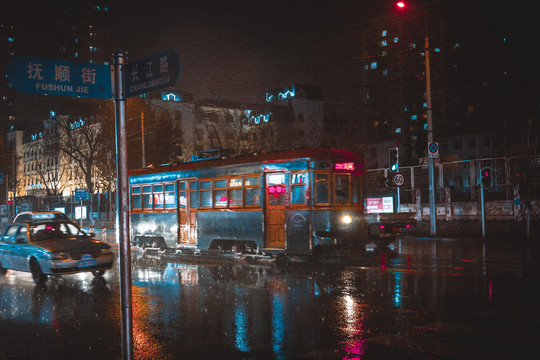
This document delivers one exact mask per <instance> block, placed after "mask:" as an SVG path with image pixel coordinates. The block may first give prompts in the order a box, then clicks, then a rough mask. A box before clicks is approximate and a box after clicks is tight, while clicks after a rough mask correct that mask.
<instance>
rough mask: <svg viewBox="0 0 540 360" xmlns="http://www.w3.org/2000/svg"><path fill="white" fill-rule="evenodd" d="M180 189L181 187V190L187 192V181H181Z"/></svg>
mask: <svg viewBox="0 0 540 360" xmlns="http://www.w3.org/2000/svg"><path fill="white" fill-rule="evenodd" d="M179 187H180V189H179V190H186V182H185V181H181V182H180V183H179Z"/></svg>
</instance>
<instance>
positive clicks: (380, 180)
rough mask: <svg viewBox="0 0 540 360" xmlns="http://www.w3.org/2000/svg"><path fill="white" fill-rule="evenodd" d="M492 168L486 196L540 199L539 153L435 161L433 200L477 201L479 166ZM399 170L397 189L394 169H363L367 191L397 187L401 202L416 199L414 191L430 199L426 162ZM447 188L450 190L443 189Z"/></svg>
mask: <svg viewBox="0 0 540 360" xmlns="http://www.w3.org/2000/svg"><path fill="white" fill-rule="evenodd" d="M483 168H490V169H491V178H492V180H491V185H490V186H488V187H487V188H486V189H485V194H486V200H490V201H493V200H513V199H516V198H517V197H519V198H520V199H527V200H532V199H540V156H534V157H504V158H486V159H474V160H460V161H451V162H444V163H441V162H437V161H436V162H435V166H434V174H435V198H436V202H444V201H446V200H447V199H446V197H447V196H449V195H450V196H452V201H476V200H477V197H478V196H479V195H478V187H479V185H480V181H481V180H480V170H481V169H483ZM399 173H400V174H402V175H403V176H404V178H405V182H404V184H403V185H402V186H401V187H400V188H399V190H397V188H396V187H395V186H394V185H392V178H393V176H394V175H395V173H394V172H392V171H390V170H389V169H387V168H383V169H370V170H367V171H366V194H367V195H368V196H370V195H385V194H395V193H396V192H398V191H399V196H400V202H401V203H414V202H416V191H417V190H418V189H419V190H420V193H421V201H422V202H429V180H428V165H427V162H426V164H425V165H424V164H422V165H415V166H403V167H400V168H399ZM445 189H450V191H447V190H446V191H445Z"/></svg>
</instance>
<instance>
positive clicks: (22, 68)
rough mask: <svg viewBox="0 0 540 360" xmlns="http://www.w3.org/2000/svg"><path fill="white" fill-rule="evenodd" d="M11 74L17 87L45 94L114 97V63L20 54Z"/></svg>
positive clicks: (9, 71) (14, 60) (10, 77)
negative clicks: (42, 57) (112, 69)
mask: <svg viewBox="0 0 540 360" xmlns="http://www.w3.org/2000/svg"><path fill="white" fill-rule="evenodd" d="M7 76H8V79H9V82H10V83H11V86H13V87H14V88H15V89H17V90H19V91H22V92H28V93H34V94H42V95H61V96H73V97H86V98H96V99H111V98H112V95H111V94H112V91H111V88H112V86H111V67H110V66H109V65H98V64H87V63H79V62H73V61H62V60H51V59H41V58H32V57H27V56H22V57H16V58H14V59H13V60H12V61H11V62H10V63H9V65H8V69H7Z"/></svg>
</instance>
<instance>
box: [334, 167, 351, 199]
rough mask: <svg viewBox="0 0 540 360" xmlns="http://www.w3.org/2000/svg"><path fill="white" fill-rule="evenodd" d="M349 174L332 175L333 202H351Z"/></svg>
mask: <svg viewBox="0 0 540 360" xmlns="http://www.w3.org/2000/svg"><path fill="white" fill-rule="evenodd" d="M349 189H350V176H349V174H335V175H334V203H335V204H349V203H350V202H351V196H350V195H351V194H350V190H349Z"/></svg>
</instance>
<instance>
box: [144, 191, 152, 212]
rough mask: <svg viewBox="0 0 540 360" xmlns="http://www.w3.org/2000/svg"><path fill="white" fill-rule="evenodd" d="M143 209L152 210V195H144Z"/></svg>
mask: <svg viewBox="0 0 540 360" xmlns="http://www.w3.org/2000/svg"><path fill="white" fill-rule="evenodd" d="M143 208H144V209H152V194H144V195H143Z"/></svg>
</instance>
